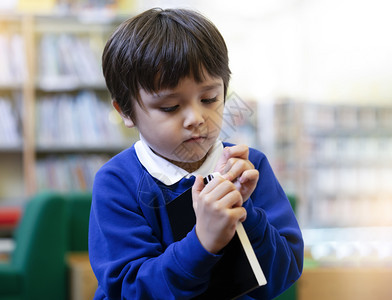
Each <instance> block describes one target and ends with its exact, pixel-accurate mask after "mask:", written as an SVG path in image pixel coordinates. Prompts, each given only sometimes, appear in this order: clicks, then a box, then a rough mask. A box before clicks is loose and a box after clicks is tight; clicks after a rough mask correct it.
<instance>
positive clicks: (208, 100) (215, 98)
mask: <svg viewBox="0 0 392 300" xmlns="http://www.w3.org/2000/svg"><path fill="white" fill-rule="evenodd" d="M216 101H218V98H217V97H214V98H211V99H202V100H201V102H203V103H205V104H210V103H214V102H216Z"/></svg>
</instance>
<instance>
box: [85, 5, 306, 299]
mask: <svg viewBox="0 0 392 300" xmlns="http://www.w3.org/2000/svg"><path fill="white" fill-rule="evenodd" d="M103 71H104V75H105V79H106V83H107V86H108V89H109V91H110V93H111V96H112V103H113V105H114V107H115V108H116V110H117V111H118V112H119V113H120V115H121V117H122V119H123V121H124V123H125V125H126V126H127V127H133V126H136V127H137V128H138V130H139V132H140V140H139V141H138V142H136V143H135V144H134V145H133V146H132V147H131V148H129V149H126V150H125V151H123V152H121V153H120V154H118V155H116V156H115V157H113V158H112V159H111V160H110V161H109V162H108V163H106V164H105V165H104V166H103V167H102V168H101V169H100V170H99V172H98V173H97V175H96V178H95V183H94V188H93V202H92V207H91V217H90V233H89V251H90V261H91V265H92V268H93V270H94V273H95V275H96V277H97V279H98V289H97V292H96V295H95V299H120V298H121V299H143V300H145V299H165V300H166V299H191V298H193V297H196V296H197V295H199V294H201V293H202V292H203V291H205V290H206V288H207V286H208V283H209V278H210V273H211V269H212V268H213V266H214V265H215V264H216V263H217V262H218V261H219V259H220V258H221V257H222V253H221V250H222V249H223V248H224V246H225V245H227V243H228V242H229V241H230V240H231V239H232V237H233V235H234V233H235V229H236V224H237V223H238V222H243V225H244V228H245V229H246V231H247V234H248V236H249V239H250V241H251V243H252V245H253V248H254V250H255V253H256V255H257V258H258V260H259V262H260V265H261V266H262V269H263V272H264V274H265V276H266V279H267V285H265V286H262V287H260V288H257V289H256V290H254V291H252V292H250V293H249V295H246V296H243V297H242V298H241V299H271V298H273V297H275V296H277V295H278V294H280V293H282V292H283V291H284V290H285V289H287V288H288V287H289V286H290V285H292V284H293V283H294V282H295V281H296V280H297V279H298V278H299V276H300V274H301V271H302V262H303V241H302V237H301V232H300V229H299V227H298V224H297V221H296V219H295V216H294V213H293V211H292V209H291V206H290V204H289V202H288V200H287V198H286V196H285V193H284V192H283V190H282V188H281V186H280V185H279V183H278V181H277V180H276V178H275V176H274V174H273V172H272V169H271V167H270V165H269V163H268V161H267V158H266V157H265V156H264V154H262V153H261V152H259V151H257V150H255V149H249V148H248V147H247V146H244V145H229V144H227V143H222V142H221V141H219V140H218V136H219V132H220V129H221V125H222V116H223V107H224V101H225V97H226V92H227V87H228V83H229V79H230V69H229V66H228V54H227V49H226V45H225V42H224V40H223V38H222V36H221V35H220V33H219V32H218V30H217V29H216V28H215V26H214V25H213V24H212V23H211V22H210V21H209V20H207V19H205V18H204V17H203V16H201V15H200V14H198V13H196V12H193V11H189V10H181V9H168V10H161V9H151V10H148V11H146V12H144V13H142V14H140V15H138V16H136V17H134V18H132V19H130V20H128V21H126V22H124V23H123V24H122V25H120V27H119V28H118V29H117V30H116V31H115V32H114V33H113V35H112V36H111V38H110V39H109V41H108V42H107V44H106V47H105V50H104V53H103ZM214 171H219V172H220V173H221V174H222V176H221V177H220V176H217V177H215V178H214V179H213V180H212V181H211V182H209V183H208V184H207V185H204V183H203V177H205V176H207V175H208V174H210V173H212V172H214ZM189 187H192V197H193V207H194V210H195V214H196V225H195V227H194V228H193V229H192V230H191V231H190V232H189V233H188V235H187V236H186V237H185V238H184V239H182V240H180V241H177V242H174V240H173V236H172V233H171V227H170V222H169V219H168V214H167V210H166V204H167V203H169V202H170V201H171V200H173V199H174V198H176V197H177V196H178V195H180V194H181V193H182V192H183V191H185V190H186V189H188V188H189Z"/></svg>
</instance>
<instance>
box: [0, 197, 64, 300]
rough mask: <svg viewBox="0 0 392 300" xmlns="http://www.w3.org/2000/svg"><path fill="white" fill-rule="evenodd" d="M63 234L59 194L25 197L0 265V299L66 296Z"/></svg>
mask: <svg viewBox="0 0 392 300" xmlns="http://www.w3.org/2000/svg"><path fill="white" fill-rule="evenodd" d="M66 235H67V232H66V210H65V201H64V198H63V197H62V196H61V195H59V194H56V193H42V194H38V195H36V196H35V197H33V198H32V199H31V200H29V201H28V203H27V204H26V207H25V210H24V213H23V215H22V219H21V221H20V223H19V225H18V228H17V230H16V234H15V249H14V251H13V252H12V253H11V257H10V261H9V262H8V263H2V264H0V299H2V300H16V299H24V300H30V299H31V300H43V299H52V300H53V299H56V300H63V299H66V297H67V289H66V262H65V255H64V253H65V251H66Z"/></svg>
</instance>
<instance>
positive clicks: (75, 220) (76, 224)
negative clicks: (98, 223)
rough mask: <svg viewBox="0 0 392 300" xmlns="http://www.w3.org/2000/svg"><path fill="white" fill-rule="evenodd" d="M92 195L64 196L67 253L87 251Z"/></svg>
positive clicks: (87, 193) (81, 193)
mask: <svg viewBox="0 0 392 300" xmlns="http://www.w3.org/2000/svg"><path fill="white" fill-rule="evenodd" d="M91 199H92V195H91V193H89V192H86V193H84V192H80V193H79V192H78V193H76V192H75V193H70V194H66V195H65V200H66V201H65V202H66V206H67V231H68V232H67V251H68V252H83V251H84V252H87V251H88V224H89V219H90V209H91Z"/></svg>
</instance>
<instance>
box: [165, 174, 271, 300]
mask: <svg viewBox="0 0 392 300" xmlns="http://www.w3.org/2000/svg"><path fill="white" fill-rule="evenodd" d="M211 179H212V177H211V176H210V175H209V176H208V177H206V179H205V182H208V181H209V180H211ZM167 212H168V215H169V219H170V224H171V228H172V232H173V237H174V240H175V241H179V240H181V239H183V238H184V237H185V236H186V235H187V234H188V233H189V232H190V231H191V230H192V228H193V226H194V225H195V224H196V216H195V212H194V210H193V206H192V188H189V189H188V190H186V191H185V192H184V193H182V194H181V195H180V196H178V197H177V198H175V199H174V200H173V201H171V202H170V203H169V204H168V205H167ZM266 283H267V281H266V279H265V277H264V274H263V271H262V269H261V267H260V264H259V262H258V260H257V258H256V255H255V253H254V251H253V248H252V245H251V244H250V242H249V239H248V236H247V235H246V232H245V229H244V227H243V226H242V223H238V225H237V230H236V233H235V235H234V237H233V239H232V240H231V241H230V243H229V244H228V245H227V246H226V247H225V248H224V249H223V256H222V258H221V259H220V260H219V261H218V263H217V264H216V265H215V266H214V268H213V270H212V274H211V280H210V283H209V286H208V289H207V290H206V291H205V292H204V293H203V294H201V295H199V296H197V297H196V298H194V299H222V300H224V299H236V298H238V297H240V296H242V295H244V294H247V293H249V292H250V291H252V290H254V289H255V288H257V287H259V286H262V285H265V284H266Z"/></svg>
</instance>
